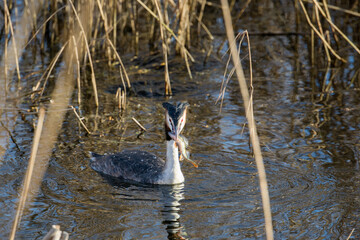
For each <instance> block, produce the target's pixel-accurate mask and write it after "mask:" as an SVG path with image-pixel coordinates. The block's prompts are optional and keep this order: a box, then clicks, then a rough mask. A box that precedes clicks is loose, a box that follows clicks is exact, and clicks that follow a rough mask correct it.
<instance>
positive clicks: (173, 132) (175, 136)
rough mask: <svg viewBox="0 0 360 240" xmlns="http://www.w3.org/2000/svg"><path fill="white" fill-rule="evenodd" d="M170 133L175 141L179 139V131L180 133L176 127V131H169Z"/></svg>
mask: <svg viewBox="0 0 360 240" xmlns="http://www.w3.org/2000/svg"><path fill="white" fill-rule="evenodd" d="M168 134H169V136H170V137H171V139H172V140H174V141H175V142H177V141H178V136H179V133H178V131H177V129H175V131H171V132H168Z"/></svg>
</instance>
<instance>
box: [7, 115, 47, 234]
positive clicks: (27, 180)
mask: <svg viewBox="0 0 360 240" xmlns="http://www.w3.org/2000/svg"><path fill="white" fill-rule="evenodd" d="M44 118H45V109H44V108H40V110H39V120H38V124H37V126H36V130H35V134H34V138H33V145H32V147H31V155H30V159H29V163H28V167H27V170H26V174H25V177H24V183H23V188H22V191H21V195H20V200H19V204H18V206H17V210H16V215H15V219H14V222H13V225H12V229H11V234H10V237H9V239H10V240H13V239H15V234H16V230H17V227H18V225H19V223H20V221H21V217H22V214H23V212H24V209H25V204H26V200H27V199H28V196H29V195H30V196H29V198H32V196H31V194H33V192H31V191H29V190H30V186H31V184H32V179H33V173H34V168H35V158H36V155H37V152H38V148H39V142H40V136H41V132H42V128H43V124H44Z"/></svg>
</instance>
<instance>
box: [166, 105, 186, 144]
mask: <svg viewBox="0 0 360 240" xmlns="http://www.w3.org/2000/svg"><path fill="white" fill-rule="evenodd" d="M189 106H190V105H189V104H188V103H187V102H180V103H177V104H176V105H172V104H171V103H168V102H165V103H163V107H164V108H165V109H166V112H165V134H166V140H167V141H170V140H174V141H177V139H178V136H179V134H180V133H181V131H182V130H183V128H184V126H185V122H186V110H187V108H188V107H189Z"/></svg>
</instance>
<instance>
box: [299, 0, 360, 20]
mask: <svg viewBox="0 0 360 240" xmlns="http://www.w3.org/2000/svg"><path fill="white" fill-rule="evenodd" d="M303 1H304V2H307V3H313V1H312V0H303ZM318 4H319V5H320V6H325V5H326V9H332V10H335V11H339V12H344V13H346V14H350V15H353V16H355V17H360V13H359V12H354V11H351V10H349V9H344V8H341V7H338V6H334V5H330V4H327V3H326V1H323V2H322V3H321V2H318ZM327 16H330V15H329V14H327Z"/></svg>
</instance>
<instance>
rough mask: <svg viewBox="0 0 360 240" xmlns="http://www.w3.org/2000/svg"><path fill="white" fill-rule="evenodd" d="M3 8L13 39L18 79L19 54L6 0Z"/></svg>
mask: <svg viewBox="0 0 360 240" xmlns="http://www.w3.org/2000/svg"><path fill="white" fill-rule="evenodd" d="M4 8H5V9H4V10H5V15H6V16H5V18H7V19H8V23H9V26H10V31H11V36H12V41H13V44H12V45H13V47H14V54H15V64H16V72H17V77H18V80H20V79H21V77H20V67H19V59H18V57H19V55H18V52H17V45H16V39H15V34H14V28H13V25H12V22H11V16H10V12H9V9H8V6H7V3H6V0H5V1H4Z"/></svg>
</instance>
